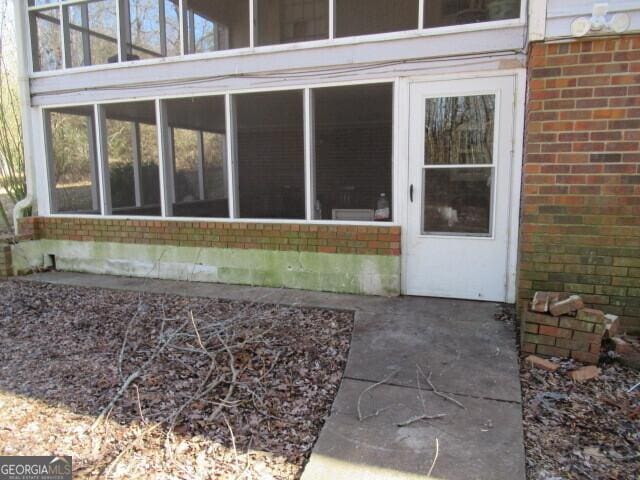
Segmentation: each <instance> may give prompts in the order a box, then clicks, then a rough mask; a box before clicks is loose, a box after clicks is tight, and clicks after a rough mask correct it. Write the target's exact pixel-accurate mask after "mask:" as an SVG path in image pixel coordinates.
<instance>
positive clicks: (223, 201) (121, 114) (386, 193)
mask: <svg viewBox="0 0 640 480" xmlns="http://www.w3.org/2000/svg"><path fill="white" fill-rule="evenodd" d="M393 90H394V89H393V84H392V83H376V84H369V85H367V84H364V85H362V84H361V85H348V86H335V87H333V86H332V87H319V88H304V89H295V90H284V91H262V92H251V93H236V94H226V95H211V96H198V97H184V98H168V99H156V100H149V101H134V102H126V103H109V104H104V105H90V106H82V107H72V108H60V109H55V108H54V109H48V110H45V115H46V120H47V122H46V124H47V128H46V131H45V133H46V139H47V145H48V149H47V152H48V162H49V164H50V168H49V169H48V170H49V172H50V184H51V189H50V191H51V202H50V206H51V208H50V211H51V212H52V213H74V214H83V213H102V214H103V215H125V216H130V217H140V216H142V217H147V216H162V217H183V218H184V217H188V218H219V219H225V218H231V219H273V220H308V221H316V222H318V221H336V222H390V221H392V220H393V187H392V163H393V162H392V159H393ZM101 193H102V196H103V197H104V198H101V196H100V194H101Z"/></svg>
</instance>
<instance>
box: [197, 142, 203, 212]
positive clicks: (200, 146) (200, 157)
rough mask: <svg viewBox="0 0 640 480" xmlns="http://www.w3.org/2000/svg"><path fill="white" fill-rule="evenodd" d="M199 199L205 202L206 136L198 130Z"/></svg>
mask: <svg viewBox="0 0 640 480" xmlns="http://www.w3.org/2000/svg"><path fill="white" fill-rule="evenodd" d="M197 168H198V199H200V200H204V134H203V133H202V130H198V164H197Z"/></svg>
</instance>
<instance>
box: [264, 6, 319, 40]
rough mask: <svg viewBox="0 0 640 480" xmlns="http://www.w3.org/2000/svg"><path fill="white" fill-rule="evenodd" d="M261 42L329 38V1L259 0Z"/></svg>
mask: <svg viewBox="0 0 640 480" xmlns="http://www.w3.org/2000/svg"><path fill="white" fill-rule="evenodd" d="M257 5H258V11H257V25H258V37H257V44H258V45H276V44H282V43H293V42H306V41H309V40H319V39H323V38H329V2H327V0H258V3H257Z"/></svg>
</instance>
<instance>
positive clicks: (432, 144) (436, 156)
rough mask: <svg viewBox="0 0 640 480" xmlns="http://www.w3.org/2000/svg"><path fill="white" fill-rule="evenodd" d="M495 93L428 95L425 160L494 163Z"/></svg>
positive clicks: (431, 163) (460, 163)
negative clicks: (464, 95)
mask: <svg viewBox="0 0 640 480" xmlns="http://www.w3.org/2000/svg"><path fill="white" fill-rule="evenodd" d="M494 116H495V96H494V95H477V96H468V97H443V98H428V99H427V100H426V115H425V136H424V139H425V140H424V143H425V145H424V147H425V150H424V163H425V164H426V165H469V164H491V163H493V160H492V159H493V135H494V132H493V126H494Z"/></svg>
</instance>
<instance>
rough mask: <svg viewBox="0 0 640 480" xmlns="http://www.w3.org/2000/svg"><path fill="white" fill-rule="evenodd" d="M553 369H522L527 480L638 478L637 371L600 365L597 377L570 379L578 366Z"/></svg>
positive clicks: (639, 411) (639, 402) (639, 421)
mask: <svg viewBox="0 0 640 480" xmlns="http://www.w3.org/2000/svg"><path fill="white" fill-rule="evenodd" d="M556 363H560V364H561V368H560V369H559V370H557V371H556V372H555V373H550V372H547V371H545V370H540V369H538V368H535V367H532V366H529V365H524V362H523V367H522V372H521V380H522V389H523V408H524V428H525V443H526V452H527V472H528V478H529V480H560V479H598V480H600V479H612V480H613V479H616V480H617V479H620V480H623V479H624V480H630V479H638V478H640V387H638V388H636V389H635V390H633V391H632V392H629V390H630V389H631V388H632V387H633V386H634V385H636V384H637V383H638V382H640V373H639V372H638V371H635V370H632V369H629V368H626V367H622V366H619V365H615V364H609V365H601V368H602V373H601V374H600V376H599V377H598V378H595V379H593V380H588V381H586V382H583V383H574V382H573V381H572V380H571V379H570V378H569V377H568V376H567V375H566V373H567V372H568V371H570V370H573V369H575V368H578V367H580V366H582V365H581V364H578V363H576V362H573V361H563V362H556Z"/></svg>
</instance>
